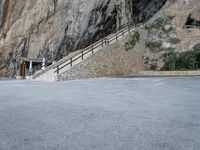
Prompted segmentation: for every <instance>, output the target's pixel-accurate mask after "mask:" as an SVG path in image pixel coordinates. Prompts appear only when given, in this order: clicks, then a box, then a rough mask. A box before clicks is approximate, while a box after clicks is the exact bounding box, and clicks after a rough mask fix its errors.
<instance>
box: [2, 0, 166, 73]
mask: <svg viewBox="0 0 200 150" xmlns="http://www.w3.org/2000/svg"><path fill="white" fill-rule="evenodd" d="M165 1H166V0H0V75H1V72H3V71H2V70H4V72H6V73H7V74H9V75H11V74H13V72H12V71H13V70H16V69H17V68H18V63H19V58H20V57H29V58H43V57H45V58H46V59H47V60H50V61H52V60H55V59H60V58H61V57H63V55H65V53H66V52H70V51H75V50H77V49H78V48H79V47H80V45H81V46H82V47H84V46H87V45H88V44H90V42H93V41H95V40H98V39H99V38H101V36H104V35H106V34H109V33H111V32H113V31H114V30H116V29H117V27H119V26H120V25H122V24H125V23H127V22H131V21H134V22H141V21H145V20H146V19H148V18H149V17H151V16H152V15H153V14H154V13H155V12H157V10H158V9H160V8H161V7H162V6H163V4H164V3H165ZM4 75H5V74H4Z"/></svg>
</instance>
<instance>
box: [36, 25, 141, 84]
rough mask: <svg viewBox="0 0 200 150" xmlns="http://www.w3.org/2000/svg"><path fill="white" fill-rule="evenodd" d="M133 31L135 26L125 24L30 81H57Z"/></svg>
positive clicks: (38, 73) (37, 73) (39, 73)
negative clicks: (76, 66)
mask: <svg viewBox="0 0 200 150" xmlns="http://www.w3.org/2000/svg"><path fill="white" fill-rule="evenodd" d="M137 26H140V25H137ZM135 30H136V26H135V25H133V24H132V25H131V24H126V25H124V27H123V28H122V29H121V30H120V31H117V32H116V33H113V34H110V35H108V36H107V37H105V38H103V39H101V40H99V41H97V42H95V43H93V44H92V45H90V46H88V47H86V48H84V49H81V50H78V51H75V52H73V53H70V54H69V55H68V56H66V57H64V58H63V59H61V60H59V61H57V62H55V63H54V64H52V65H50V66H48V67H47V68H45V70H41V71H38V72H36V73H35V74H34V75H33V76H32V79H33V80H36V81H57V77H58V76H60V75H62V74H63V73H64V72H66V71H67V70H68V69H70V68H72V67H73V66H75V65H77V64H79V63H80V62H82V61H83V60H85V59H87V58H88V57H90V56H91V55H92V54H94V53H95V52H97V51H99V50H101V49H103V48H104V47H106V46H109V45H111V44H114V43H115V42H118V41H120V40H122V39H123V38H125V37H126V36H129V35H130V34H131V32H133V31H135Z"/></svg>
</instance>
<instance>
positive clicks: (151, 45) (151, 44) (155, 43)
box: [146, 41, 162, 50]
mask: <svg viewBox="0 0 200 150" xmlns="http://www.w3.org/2000/svg"><path fill="white" fill-rule="evenodd" d="M161 46H162V42H161V41H151V42H148V43H146V47H147V48H149V49H151V50H152V49H158V48H161Z"/></svg>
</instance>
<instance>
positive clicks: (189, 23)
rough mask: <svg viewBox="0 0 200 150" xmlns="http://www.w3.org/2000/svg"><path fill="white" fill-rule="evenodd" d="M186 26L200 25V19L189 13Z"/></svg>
mask: <svg viewBox="0 0 200 150" xmlns="http://www.w3.org/2000/svg"><path fill="white" fill-rule="evenodd" d="M185 27H186V28H192V27H200V20H196V19H194V18H192V15H191V14H189V16H188V18H187V20H186V22H185Z"/></svg>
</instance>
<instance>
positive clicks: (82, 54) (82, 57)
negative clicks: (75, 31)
mask: <svg viewBox="0 0 200 150" xmlns="http://www.w3.org/2000/svg"><path fill="white" fill-rule="evenodd" d="M81 57H82V60H83V51H82V52H81Z"/></svg>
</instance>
